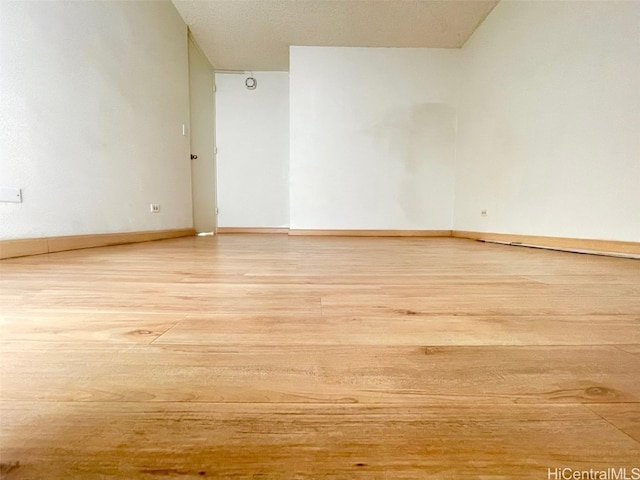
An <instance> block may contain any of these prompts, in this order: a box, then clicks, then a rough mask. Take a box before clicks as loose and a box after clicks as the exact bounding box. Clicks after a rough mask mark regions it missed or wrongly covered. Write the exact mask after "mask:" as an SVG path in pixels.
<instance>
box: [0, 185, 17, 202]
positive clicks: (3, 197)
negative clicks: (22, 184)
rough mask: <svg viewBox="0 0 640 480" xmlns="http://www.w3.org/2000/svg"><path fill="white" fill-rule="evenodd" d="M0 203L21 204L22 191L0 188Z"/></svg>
mask: <svg viewBox="0 0 640 480" xmlns="http://www.w3.org/2000/svg"><path fill="white" fill-rule="evenodd" d="M0 202H11V203H22V190H20V189H19V188H11V187H0Z"/></svg>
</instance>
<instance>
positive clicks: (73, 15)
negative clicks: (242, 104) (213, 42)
mask: <svg viewBox="0 0 640 480" xmlns="http://www.w3.org/2000/svg"><path fill="white" fill-rule="evenodd" d="M0 64H1V65H2V67H1V69H0V91H1V92H2V94H1V97H0V98H1V99H0V131H1V132H2V133H1V135H0V186H11V187H20V188H22V189H23V198H24V201H23V203H22V204H9V203H0V239H10V238H30V237H44V236H56V235H74V234H90V233H103V232H126V231H141V230H159V229H169V228H183V227H191V226H192V212H191V181H190V165H189V143H188V137H186V136H182V124H183V123H188V114H189V106H188V105H189V104H188V69H187V31H186V26H185V24H184V22H183V21H182V19H181V18H180V16H179V15H178V13H177V12H176V10H175V8H174V7H173V5H172V4H171V3H170V2H168V1H166V2H164V1H163V2H63V1H57V2H0ZM152 202H153V203H159V204H161V209H162V210H161V213H159V214H151V213H149V204H150V203H152Z"/></svg>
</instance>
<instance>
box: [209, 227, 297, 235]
mask: <svg viewBox="0 0 640 480" xmlns="http://www.w3.org/2000/svg"><path fill="white" fill-rule="evenodd" d="M217 233H280V234H285V235H286V234H287V233H289V229H288V228H287V227H284V228H278V227H218V230H217Z"/></svg>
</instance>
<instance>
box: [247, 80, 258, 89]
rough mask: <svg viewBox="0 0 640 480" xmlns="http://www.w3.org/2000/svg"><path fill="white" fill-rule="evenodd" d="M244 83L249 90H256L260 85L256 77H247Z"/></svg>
mask: <svg viewBox="0 0 640 480" xmlns="http://www.w3.org/2000/svg"><path fill="white" fill-rule="evenodd" d="M244 84H245V86H246V87H247V88H248V89H249V90H255V89H256V87H257V86H258V81H257V80H256V79H255V78H254V77H247V79H246V80H245V81H244Z"/></svg>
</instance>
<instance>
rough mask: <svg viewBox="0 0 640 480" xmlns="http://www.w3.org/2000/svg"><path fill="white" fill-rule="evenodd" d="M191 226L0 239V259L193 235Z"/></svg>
mask: <svg viewBox="0 0 640 480" xmlns="http://www.w3.org/2000/svg"><path fill="white" fill-rule="evenodd" d="M195 233H196V232H195V230H194V229H192V228H184V229H177V230H154V231H148V232H125V233H99V234H94V235H73V236H67V237H47V238H27V239H23V240H2V241H0V259H4V258H14V257H25V256H28V255H40V254H43V253H54V252H63V251H66V250H79V249H82V248H93V247H106V246H109V245H122V244H125V243H139V242H149V241H152V240H166V239H169V238H178V237H189V236H193V235H195Z"/></svg>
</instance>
